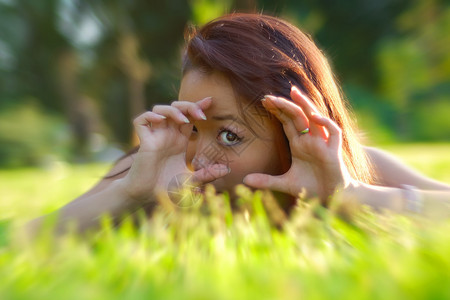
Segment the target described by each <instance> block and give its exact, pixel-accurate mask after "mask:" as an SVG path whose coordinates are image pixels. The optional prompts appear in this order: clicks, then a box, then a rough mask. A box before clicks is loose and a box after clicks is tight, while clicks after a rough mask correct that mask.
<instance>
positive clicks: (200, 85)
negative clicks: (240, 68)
mask: <svg viewBox="0 0 450 300" xmlns="http://www.w3.org/2000/svg"><path fill="white" fill-rule="evenodd" d="M206 97H212V98H213V101H212V105H211V110H218V111H220V110H226V111H228V112H233V113H238V107H237V102H236V95H235V93H234V90H233V88H232V86H231V84H230V81H229V80H228V79H227V78H226V77H225V76H223V75H221V74H220V73H211V74H206V73H203V72H201V71H197V70H192V71H189V72H188V73H186V74H185V75H184V76H183V79H182V80H181V86H180V92H179V98H178V99H179V100H181V101H189V102H197V101H200V100H202V99H203V98H206Z"/></svg>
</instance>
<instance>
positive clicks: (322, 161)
mask: <svg viewBox="0 0 450 300" xmlns="http://www.w3.org/2000/svg"><path fill="white" fill-rule="evenodd" d="M291 98H292V99H293V101H294V102H295V103H294V102H292V101H289V100H286V99H284V98H281V97H274V96H266V97H265V100H264V101H263V105H264V107H265V108H266V109H267V110H268V111H269V112H270V113H272V114H273V115H275V116H276V117H277V119H278V120H279V121H280V122H281V123H282V125H283V129H284V132H285V134H286V136H287V138H288V140H289V145H290V151H291V156H292V163H291V167H290V169H289V170H288V171H287V172H286V173H285V174H282V175H278V176H271V175H267V174H249V175H247V176H246V177H245V178H244V183H245V184H247V185H249V186H252V187H255V188H269V189H272V190H277V191H281V192H284V193H288V194H291V195H293V196H298V195H299V193H303V192H306V195H305V196H306V197H308V198H310V197H319V198H320V199H321V200H322V201H323V202H326V201H327V199H328V198H329V196H330V195H332V194H333V193H334V192H335V190H336V189H337V188H338V187H343V188H345V187H347V186H348V185H349V184H350V183H351V182H352V178H351V177H350V175H349V173H348V171H347V168H346V166H345V164H344V161H343V158H342V154H341V152H342V135H341V129H340V128H339V127H338V126H337V125H336V124H335V123H334V122H333V121H332V120H331V119H329V118H326V117H323V116H321V115H320V114H319V112H318V111H317V109H316V108H315V106H314V104H313V103H312V102H311V101H310V100H309V99H308V98H307V97H306V96H305V95H303V94H302V93H301V92H300V91H299V90H298V89H297V88H296V87H293V88H292V90H291ZM297 104H298V105H297ZM305 130H306V131H305Z"/></svg>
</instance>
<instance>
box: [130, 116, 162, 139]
mask: <svg viewBox="0 0 450 300" xmlns="http://www.w3.org/2000/svg"><path fill="white" fill-rule="evenodd" d="M166 119H167V118H166V116H163V115H160V114H157V113H154V112H151V111H147V112H145V113H143V114H141V115H139V116H138V117H137V118H135V119H134V120H133V125H134V128H135V129H136V132H137V134H138V136H141V135H143V134H146V133H148V132H150V131H149V125H151V124H153V123H156V124H160V123H162V122H163V121H164V120H166Z"/></svg>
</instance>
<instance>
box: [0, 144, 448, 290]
mask: <svg viewBox="0 0 450 300" xmlns="http://www.w3.org/2000/svg"><path fill="white" fill-rule="evenodd" d="M385 149H388V150H390V151H392V152H393V153H395V154H398V155H400V156H401V157H403V158H404V160H405V161H406V162H407V163H409V164H411V165H413V166H416V167H417V168H419V169H420V170H422V171H423V172H424V173H426V174H428V175H430V176H432V177H434V178H436V179H440V180H443V181H446V182H450V180H449V179H450V178H449V171H448V170H450V157H449V156H448V153H450V144H440V145H434V146H430V145H396V146H389V147H385ZM107 169H108V166H107V165H86V166H69V165H65V164H62V163H60V164H56V165H54V166H53V167H52V168H49V169H47V170H37V169H22V170H9V171H0V191H1V198H0V220H1V221H0V278H2V280H0V299H154V298H155V299H330V298H336V297H337V298H339V299H450V255H449V253H450V236H449V235H448V232H449V230H450V222H449V221H445V222H433V221H426V220H421V219H419V218H416V217H406V216H398V215H393V214H374V213H373V212H371V211H369V210H362V211H359V212H357V213H355V214H354V216H353V217H352V218H351V219H347V220H345V221H344V220H343V219H341V218H339V217H336V216H335V213H334V211H333V210H328V211H327V210H324V209H322V208H321V207H319V206H317V205H315V204H314V203H309V204H301V205H299V206H298V207H297V209H296V210H295V212H294V213H293V216H292V217H291V218H290V219H289V221H287V222H285V223H284V224H285V225H284V226H282V228H281V229H277V228H276V226H273V224H274V223H276V222H277V220H279V219H280V218H281V217H280V215H279V214H275V213H274V211H273V210H270V211H267V210H265V209H264V207H269V206H270V203H273V202H271V199H272V198H271V197H270V196H269V195H267V194H263V193H262V192H256V193H254V194H252V193H251V192H250V191H248V190H246V189H245V188H241V189H240V191H239V195H240V196H241V203H242V205H241V208H240V209H239V210H238V211H237V212H236V213H233V214H231V210H230V208H229V205H228V201H227V198H226V197H221V196H216V195H214V194H213V193H212V192H211V191H209V192H208V193H207V195H206V199H205V200H204V201H203V203H204V204H205V205H204V206H201V207H192V208H190V209H177V210H170V209H165V210H163V209H161V210H158V211H157V212H155V214H154V216H153V218H152V219H150V220H149V221H147V222H145V223H143V225H141V226H139V227H138V228H135V227H134V226H133V225H132V224H131V222H128V221H125V222H124V223H123V224H122V225H121V226H120V227H119V228H118V229H117V230H112V226H111V222H109V220H108V219H107V218H105V219H104V222H103V223H104V225H103V227H102V229H101V230H100V231H98V232H96V233H95V234H93V235H88V236H84V237H79V236H77V235H75V234H67V235H65V236H63V237H61V238H58V239H55V238H54V237H52V236H51V235H50V234H48V233H46V232H43V233H42V234H41V236H40V237H39V238H37V239H36V240H35V241H25V240H22V239H20V238H19V235H18V230H17V229H15V228H16V227H15V226H14V225H17V224H19V223H21V222H22V221H24V220H26V219H29V218H32V217H35V216H38V215H41V214H43V213H48V212H51V211H53V210H55V209H56V208H57V207H59V206H61V205H63V204H64V203H66V202H68V201H70V200H71V199H72V198H74V197H76V196H77V195H79V194H80V193H82V192H83V191H85V190H87V189H88V188H89V187H90V186H91V185H92V184H93V183H94V182H96V181H97V180H98V179H99V178H100V177H101V176H102V174H104V172H105V171H106V170H107ZM348 209H351V207H348Z"/></svg>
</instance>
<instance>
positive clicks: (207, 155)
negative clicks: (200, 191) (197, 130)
mask: <svg viewBox="0 0 450 300" xmlns="http://www.w3.org/2000/svg"><path fill="white" fill-rule="evenodd" d="M217 163H219V164H226V165H228V163H229V160H228V159H227V156H226V153H225V152H224V151H223V149H221V148H220V146H219V145H217V144H216V143H214V142H211V141H209V142H208V141H198V142H197V145H196V149H195V155H194V156H193V158H192V161H191V165H192V168H193V169H194V171H197V170H200V169H202V168H205V167H207V166H209V165H212V164H217Z"/></svg>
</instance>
